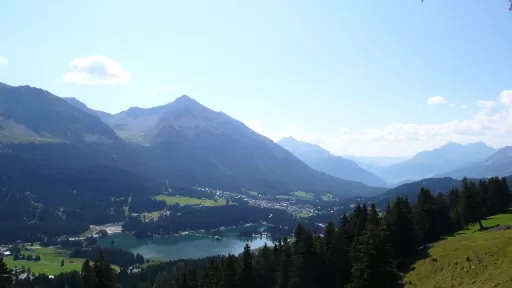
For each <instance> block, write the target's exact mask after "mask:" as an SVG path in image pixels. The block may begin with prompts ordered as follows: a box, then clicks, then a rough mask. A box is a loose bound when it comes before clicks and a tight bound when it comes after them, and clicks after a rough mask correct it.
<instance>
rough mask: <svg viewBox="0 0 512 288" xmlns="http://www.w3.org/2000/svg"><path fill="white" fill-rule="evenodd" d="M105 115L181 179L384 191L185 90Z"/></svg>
mask: <svg viewBox="0 0 512 288" xmlns="http://www.w3.org/2000/svg"><path fill="white" fill-rule="evenodd" d="M105 121H106V122H107V123H108V124H109V125H111V126H112V127H113V128H114V129H115V130H116V132H117V133H118V135H120V136H121V137H123V138H124V139H126V140H127V141H133V142H135V143H140V144H143V145H144V146H147V147H148V149H149V151H151V152H150V154H151V156H150V157H148V161H149V162H150V163H151V164H152V166H154V167H156V168H157V169H158V170H160V171H165V174H166V176H167V177H168V179H171V180H173V181H179V182H180V183H179V184H180V185H198V186H207V187H216V188H223V189H229V190H239V189H242V188H246V189H252V190H256V191H258V192H263V193H277V192H288V193H289V192H291V191H299V190H304V191H311V192H319V193H331V194H336V195H338V196H341V197H344V196H349V195H350V196H352V195H371V194H375V193H378V192H379V191H383V189H380V188H372V187H368V186H366V185H363V184H361V183H358V182H354V181H347V180H342V179H338V178H336V177H333V176H330V175H327V174H325V173H321V172H318V171H316V170H314V169H311V168H310V167H308V166H307V165H305V164H304V163H302V162H301V161H300V160H299V159H297V158H296V157H294V156H293V155H292V154H291V153H289V152H288V151H286V150H285V149H284V148H282V147H280V146H279V145H277V144H276V143H274V142H273V141H272V140H270V139H268V138H266V137H264V136H262V135H260V134H258V133H256V132H254V131H253V130H251V129H249V128H248V127H247V126H246V125H245V124H243V123H242V122H240V121H238V120H236V119H233V118H231V117H230V116H228V115H226V114H225V113H222V112H216V111H213V110H211V109H208V108H207V107H205V106H203V105H201V104H200V103H199V102H197V101H196V100H194V99H192V98H190V97H188V96H181V97H179V98H178V99H176V100H175V101H173V102H171V103H169V104H166V105H163V106H159V107H154V108H149V109H143V108H130V109H128V110H127V111H124V112H121V113H119V114H116V115H113V116H112V117H110V118H109V119H108V120H105ZM164 159H170V161H166V160H164Z"/></svg>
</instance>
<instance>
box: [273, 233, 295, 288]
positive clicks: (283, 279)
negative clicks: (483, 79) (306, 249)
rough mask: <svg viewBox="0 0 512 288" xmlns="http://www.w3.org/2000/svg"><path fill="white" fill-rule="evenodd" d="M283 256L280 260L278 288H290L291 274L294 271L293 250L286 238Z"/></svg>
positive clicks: (283, 243) (282, 249) (283, 245)
mask: <svg viewBox="0 0 512 288" xmlns="http://www.w3.org/2000/svg"><path fill="white" fill-rule="evenodd" d="M281 245H282V248H281V249H280V250H281V255H280V259H279V270H278V273H277V286H276V287H277V288H288V286H289V284H290V273H291V270H292V249H291V246H290V243H289V242H288V239H287V238H286V237H285V238H284V240H283V242H282V244H281Z"/></svg>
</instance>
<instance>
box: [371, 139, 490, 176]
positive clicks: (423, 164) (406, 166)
mask: <svg viewBox="0 0 512 288" xmlns="http://www.w3.org/2000/svg"><path fill="white" fill-rule="evenodd" d="M495 151H496V150H495V149H494V148H492V147H489V146H487V145H486V144H485V143H483V142H477V143H472V144H465V145H463V144H459V143H453V142H449V143H447V144H445V145H443V146H441V147H440V148H437V149H433V150H429V151H423V152H420V153H418V154H416V155H415V156H414V157H412V158H411V159H409V160H406V161H403V162H400V163H397V164H394V165H391V166H389V167H387V168H385V169H384V170H382V171H380V173H379V176H381V177H383V178H384V179H385V180H387V181H388V182H391V183H397V182H401V181H404V180H408V179H410V180H417V179H422V178H428V177H432V176H434V175H438V174H439V173H442V172H446V171H452V170H454V169H457V168H459V167H461V166H463V165H466V164H468V163H472V162H477V161H481V160H483V159H485V158H487V157H489V156H490V155H492V154H493V153H494V152H495Z"/></svg>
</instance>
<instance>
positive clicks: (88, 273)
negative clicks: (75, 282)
mask: <svg viewBox="0 0 512 288" xmlns="http://www.w3.org/2000/svg"><path fill="white" fill-rule="evenodd" d="M81 278H82V283H83V284H84V287H87V288H88V287H95V285H96V275H95V273H94V269H93V268H92V267H91V263H90V261H89V259H86V260H85V261H84V264H82V277H81Z"/></svg>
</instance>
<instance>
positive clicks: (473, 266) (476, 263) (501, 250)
mask: <svg viewBox="0 0 512 288" xmlns="http://www.w3.org/2000/svg"><path fill="white" fill-rule="evenodd" d="M496 224H508V225H512V214H501V215H497V216H494V217H491V218H489V219H487V220H484V221H483V225H484V226H485V227H491V226H494V225H496ZM477 229H478V227H472V228H471V229H468V230H464V231H461V232H459V233H457V234H456V235H455V236H454V237H449V238H447V239H444V240H441V241H439V242H436V243H434V244H433V247H432V248H430V249H429V250H428V254H429V256H428V257H427V258H425V259H422V260H419V261H417V262H416V263H415V265H414V266H413V269H412V271H411V272H409V273H407V274H406V275H405V278H406V279H407V280H406V283H407V285H406V287H410V288H411V287H415V288H416V287H421V288H426V287H439V288H443V287H512V273H511V271H512V230H506V231H477Z"/></svg>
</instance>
